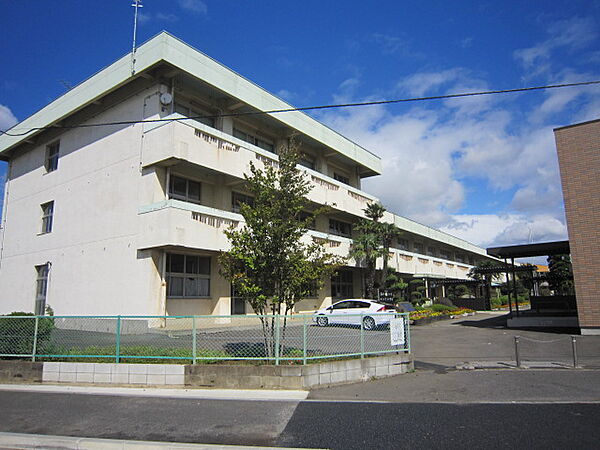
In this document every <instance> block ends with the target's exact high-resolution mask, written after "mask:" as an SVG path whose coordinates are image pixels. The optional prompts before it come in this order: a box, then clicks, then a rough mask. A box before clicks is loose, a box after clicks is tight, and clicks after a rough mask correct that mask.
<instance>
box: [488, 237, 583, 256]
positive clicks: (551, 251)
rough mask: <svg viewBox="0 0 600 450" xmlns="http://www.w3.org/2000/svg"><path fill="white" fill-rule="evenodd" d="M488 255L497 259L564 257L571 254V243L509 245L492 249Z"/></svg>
mask: <svg viewBox="0 0 600 450" xmlns="http://www.w3.org/2000/svg"><path fill="white" fill-rule="evenodd" d="M486 250H487V254H488V255H490V256H495V257H496V258H501V259H507V258H510V259H512V258H531V257H534V256H550V255H564V254H567V255H568V254H569V253H571V249H570V248H569V241H556V242H542V243H539V244H523V245H508V246H506V247H490V248H488V249H486Z"/></svg>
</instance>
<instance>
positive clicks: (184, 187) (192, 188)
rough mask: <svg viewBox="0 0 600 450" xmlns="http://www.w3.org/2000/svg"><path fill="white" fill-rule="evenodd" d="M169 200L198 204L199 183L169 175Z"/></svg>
mask: <svg viewBox="0 0 600 450" xmlns="http://www.w3.org/2000/svg"><path fill="white" fill-rule="evenodd" d="M169 198H174V199H177V200H183V201H184V202H192V203H200V183H198V182H197V181H192V180H188V179H186V178H181V177H178V176H175V175H171V177H170V179H169Z"/></svg>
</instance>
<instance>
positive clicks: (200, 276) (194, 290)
mask: <svg viewBox="0 0 600 450" xmlns="http://www.w3.org/2000/svg"><path fill="white" fill-rule="evenodd" d="M166 277H167V297H179V298H198V297H209V296H210V257H209V256H193V255H179V254H175V253H167V273H166Z"/></svg>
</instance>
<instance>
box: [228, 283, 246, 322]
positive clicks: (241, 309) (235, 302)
mask: <svg viewBox="0 0 600 450" xmlns="http://www.w3.org/2000/svg"><path fill="white" fill-rule="evenodd" d="M231 314H232V315H233V314H246V302H245V301H244V299H242V298H241V297H240V296H239V295H238V293H237V290H236V289H235V286H234V285H233V284H232V285H231Z"/></svg>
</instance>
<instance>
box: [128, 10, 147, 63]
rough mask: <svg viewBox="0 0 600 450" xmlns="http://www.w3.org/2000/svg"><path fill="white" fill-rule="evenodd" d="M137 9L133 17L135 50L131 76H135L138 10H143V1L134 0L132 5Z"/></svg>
mask: <svg viewBox="0 0 600 450" xmlns="http://www.w3.org/2000/svg"><path fill="white" fill-rule="evenodd" d="M131 6H133V7H134V8H135V13H134V15H133V49H132V51H131V75H135V50H136V37H137V23H138V9H139V8H143V7H144V5H142V0H133V3H132V4H131Z"/></svg>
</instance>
